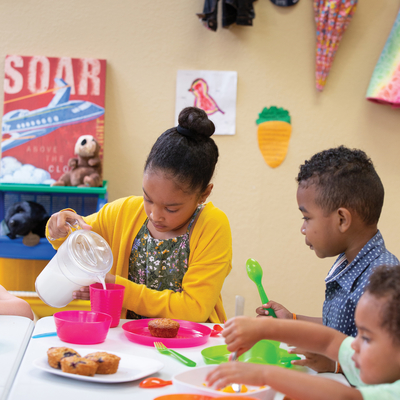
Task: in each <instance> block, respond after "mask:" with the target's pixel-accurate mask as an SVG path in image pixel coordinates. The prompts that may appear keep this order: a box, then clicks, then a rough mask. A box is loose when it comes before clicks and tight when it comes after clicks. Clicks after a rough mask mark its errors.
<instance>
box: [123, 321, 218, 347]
mask: <svg viewBox="0 0 400 400" xmlns="http://www.w3.org/2000/svg"><path fill="white" fill-rule="evenodd" d="M151 319H154V318H149V319H137V320H134V321H129V322H126V323H125V324H123V325H122V329H123V330H124V333H125V336H126V337H127V338H128V339H129V340H130V341H131V342H135V343H139V344H144V345H146V346H154V342H162V343H164V345H165V346H167V347H175V348H177V347H194V346H201V345H202V344H204V343H206V342H207V340H208V338H209V337H210V334H211V329H210V328H209V327H207V326H205V325H201V324H198V323H197V322H191V321H183V320H180V319H175V320H174V321H177V322H179V325H180V327H179V331H178V335H177V336H176V337H175V338H159V337H155V336H151V334H150V332H149V328H148V327H147V324H148V323H149V321H151Z"/></svg>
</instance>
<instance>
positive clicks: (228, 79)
mask: <svg viewBox="0 0 400 400" xmlns="http://www.w3.org/2000/svg"><path fill="white" fill-rule="evenodd" d="M236 89H237V72H236V71H205V70H179V71H178V75H177V82H176V103H175V104H176V106H175V124H176V125H177V124H178V115H179V113H180V111H181V110H182V109H183V108H185V107H189V106H192V107H198V108H201V109H202V110H204V111H205V112H206V113H207V115H208V117H209V118H210V119H211V120H212V121H213V122H214V124H215V134H216V135H234V134H235V130H236V125H235V121H236Z"/></svg>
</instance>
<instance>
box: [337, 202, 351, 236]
mask: <svg viewBox="0 0 400 400" xmlns="http://www.w3.org/2000/svg"><path fill="white" fill-rule="evenodd" d="M337 216H338V221H339V224H338V227H339V230H340V232H341V233H345V232H346V231H347V230H348V229H349V228H350V226H351V222H352V215H351V212H350V211H349V210H348V209H347V208H344V207H340V208H338V210H337Z"/></svg>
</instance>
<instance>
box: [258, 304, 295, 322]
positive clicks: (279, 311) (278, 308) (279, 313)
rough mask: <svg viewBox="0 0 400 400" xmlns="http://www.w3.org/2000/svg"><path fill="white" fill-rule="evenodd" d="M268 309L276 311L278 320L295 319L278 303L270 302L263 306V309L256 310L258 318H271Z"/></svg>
mask: <svg viewBox="0 0 400 400" xmlns="http://www.w3.org/2000/svg"><path fill="white" fill-rule="evenodd" d="M266 308H272V309H273V310H274V311H275V314H276V317H277V318H284V319H293V314H292V313H291V312H290V311H289V310H288V309H287V308H285V307H283V305H282V304H279V303H277V302H276V301H269V302H268V303H267V304H263V305H262V306H261V307H258V308H256V313H257V314H258V315H257V318H258V317H265V316H267V317H268V316H269V311H268V310H266Z"/></svg>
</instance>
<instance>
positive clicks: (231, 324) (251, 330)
mask: <svg viewBox="0 0 400 400" xmlns="http://www.w3.org/2000/svg"><path fill="white" fill-rule="evenodd" d="M258 325H260V324H257V320H256V319H255V318H249V317H235V318H231V319H230V320H228V321H227V322H226V323H225V324H224V330H223V331H222V332H221V335H222V336H223V337H224V338H225V343H226V344H227V349H228V350H229V351H230V352H234V351H237V356H238V357H239V356H240V355H241V354H243V353H245V352H246V351H247V350H249V349H250V348H251V347H253V346H254V344H256V343H257V342H258V341H259V340H261V339H262V333H263V332H262V329H259V326H258Z"/></svg>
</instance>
